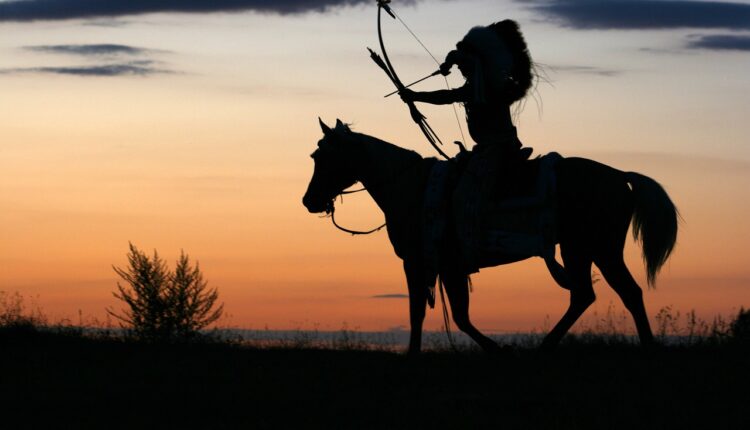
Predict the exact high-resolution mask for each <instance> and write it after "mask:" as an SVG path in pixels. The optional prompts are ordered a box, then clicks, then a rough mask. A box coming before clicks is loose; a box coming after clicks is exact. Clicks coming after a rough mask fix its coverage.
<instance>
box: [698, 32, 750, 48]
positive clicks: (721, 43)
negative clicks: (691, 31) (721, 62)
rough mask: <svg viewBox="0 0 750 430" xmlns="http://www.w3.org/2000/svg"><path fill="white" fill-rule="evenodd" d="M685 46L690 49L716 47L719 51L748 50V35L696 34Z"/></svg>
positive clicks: (749, 46)
mask: <svg viewBox="0 0 750 430" xmlns="http://www.w3.org/2000/svg"><path fill="white" fill-rule="evenodd" d="M687 47H688V48H690V49H716V50H721V51H750V35H747V34H712V35H696V36H693V38H692V39H691V40H690V41H688V44H687Z"/></svg>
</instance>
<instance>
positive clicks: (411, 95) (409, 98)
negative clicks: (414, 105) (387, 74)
mask: <svg viewBox="0 0 750 430" xmlns="http://www.w3.org/2000/svg"><path fill="white" fill-rule="evenodd" d="M399 95H400V96H401V100H403V101H405V102H407V103H408V102H413V101H414V99H415V98H416V93H415V92H414V91H412V90H410V89H408V88H404V89H403V90H401V91H399Z"/></svg>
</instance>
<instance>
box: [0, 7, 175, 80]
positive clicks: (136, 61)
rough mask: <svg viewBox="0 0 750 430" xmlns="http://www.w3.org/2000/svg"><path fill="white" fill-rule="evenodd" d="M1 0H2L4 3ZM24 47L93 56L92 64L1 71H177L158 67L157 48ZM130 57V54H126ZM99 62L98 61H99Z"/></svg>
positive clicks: (108, 45) (87, 73)
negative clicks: (152, 56)
mask: <svg viewBox="0 0 750 430" xmlns="http://www.w3.org/2000/svg"><path fill="white" fill-rule="evenodd" d="M0 4H1V3H0ZM22 49H24V50H27V51H31V52H36V53H50V54H64V55H73V56H78V57H83V58H86V59H90V60H93V61H90V63H93V64H88V65H76V66H67V65H66V66H37V67H17V68H10V69H0V74H6V75H8V74H16V75H17V74H52V75H73V76H84V77H86V76H93V77H113V76H151V75H157V74H165V73H166V74H169V73H174V72H173V71H171V70H167V69H163V68H160V67H157V64H159V63H158V62H157V61H154V60H152V59H149V58H148V57H149V56H150V54H152V53H155V52H164V51H157V50H152V49H146V48H139V47H136V46H129V45H119V44H114V43H102V44H84V45H74V44H67V45H33V46H24V47H23V48H22ZM123 57H126V58H123ZM97 63H98V64H97Z"/></svg>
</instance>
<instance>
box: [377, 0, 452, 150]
mask: <svg viewBox="0 0 750 430" xmlns="http://www.w3.org/2000/svg"><path fill="white" fill-rule="evenodd" d="M390 10H391V12H392V13H393V16H395V17H396V19H397V20H398V22H400V23H401V25H403V26H404V28H405V29H406V31H408V32H409V34H411V36H412V37H413V38H414V40H416V41H417V43H419V46H421V47H422V49H424V52H426V53H427V55H429V56H430V58H432V61H434V62H435V64H437V65H438V67H440V61H438V59H437V58H435V56H434V55H432V52H430V50H429V49H427V46H425V44H424V43H422V40H421V39H420V38H419V37H418V36H417V35H416V34H415V33H414V32H413V31H412V30H411V28H409V26H408V25H406V23H405V22H404V20H403V19H401V17H400V16H399V15H398V14H397V13H396V11H394V10H393V8H390ZM443 80H444V81H445V86H446V87H448V90H452V89H453V87H451V84H450V83H449V82H448V77H447V76H443ZM451 107H452V108H453V116H455V117H456V124H457V125H458V131H459V132H460V133H461V141H462V142H464V144H465V143H466V137H465V136H464V129H463V127H462V126H461V120H460V119H459V118H458V109H456V104H455V103H451Z"/></svg>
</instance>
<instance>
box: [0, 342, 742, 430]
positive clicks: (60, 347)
mask: <svg viewBox="0 0 750 430" xmlns="http://www.w3.org/2000/svg"><path fill="white" fill-rule="evenodd" d="M748 352H750V349H748V348H746V347H737V346H731V345H720V346H717V345H713V346H710V345H704V346H693V347H670V348H659V349H655V350H652V351H644V350H641V349H640V348H638V347H634V346H631V345H619V346H617V345H615V346H612V345H605V344H596V342H594V343H576V342H573V343H570V344H568V345H565V346H563V347H561V348H560V349H559V350H557V351H556V352H554V353H552V354H550V355H545V356H543V355H539V354H538V353H537V352H536V351H535V350H532V349H517V350H515V351H513V353H512V354H510V355H509V356H505V357H488V356H485V355H483V354H480V353H472V352H463V353H458V354H457V353H453V352H443V353H427V354H424V355H422V356H421V357H419V358H417V359H410V358H407V357H406V356H404V355H403V354H397V353H390V352H378V351H353V350H338V351H337V350H316V349H302V348H277V349H255V348H249V347H241V346H237V345H231V344H224V343H213V344H212V343H203V344H196V345H147V344H141V343H137V342H124V341H122V340H117V339H104V340H102V339H99V340H93V339H89V338H85V337H82V336H80V335H65V334H60V333H45V332H38V331H35V330H30V331H23V330H20V331H19V330H8V329H3V330H0V366H2V373H1V374H0V411H1V412H2V413H1V414H0V417H1V419H2V420H3V421H4V423H3V422H0V428H3V429H16V428H61V429H63V428H73V429H77V428H97V429H105V428H107V429H111V428H138V429H140V428H165V429H174V428H195V427H203V428H211V429H219V428H249V429H259V428H300V429H307V428H326V429H337V428H341V429H367V428H382V429H401V428H410V429H420V428H425V429H428V428H429V429H435V428H451V429H474V428H493V429H500V428H504V429H505V428H508V429H515V428H518V429H598V430H604V429H627V428H638V429H677V428H682V429H692V428H700V429H703V428H705V429H747V428H750V391H749V390H750V385H748V383H749V382H750V360H748Z"/></svg>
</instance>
